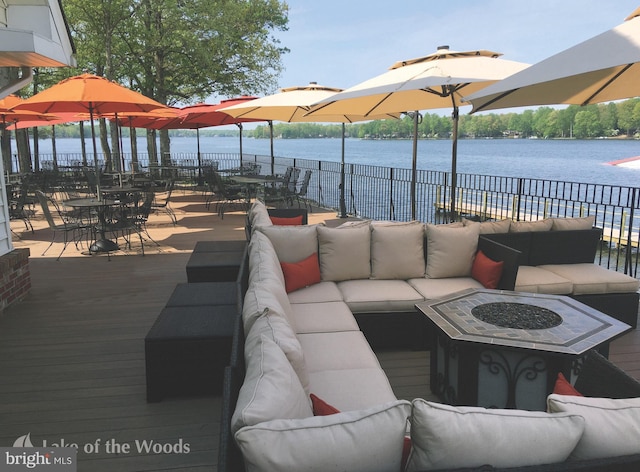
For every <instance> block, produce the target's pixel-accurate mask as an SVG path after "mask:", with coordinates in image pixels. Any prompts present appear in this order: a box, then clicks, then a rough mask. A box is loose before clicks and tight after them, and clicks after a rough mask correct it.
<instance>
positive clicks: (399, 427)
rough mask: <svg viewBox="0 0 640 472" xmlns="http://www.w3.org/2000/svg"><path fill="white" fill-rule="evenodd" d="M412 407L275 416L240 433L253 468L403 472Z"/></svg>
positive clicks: (298, 471)
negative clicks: (300, 416)
mask: <svg viewBox="0 0 640 472" xmlns="http://www.w3.org/2000/svg"><path fill="white" fill-rule="evenodd" d="M410 411H411V405H410V404H409V402H407V401H406V400H398V401H395V402H392V403H387V404H383V405H379V406H376V407H373V408H368V409H365V410H357V411H346V412H342V413H337V414H334V415H329V416H314V417H312V418H305V419H302V420H295V419H293V420H284V419H283V420H275V421H269V422H267V423H262V424H258V425H255V426H247V427H245V428H242V429H240V430H239V431H238V432H237V433H236V434H235V439H236V443H237V444H238V446H239V448H240V451H242V455H243V457H244V462H245V466H246V469H247V471H249V472H262V471H264V472H273V471H278V472H307V471H308V472H312V471H314V472H316V471H349V472H388V471H399V470H400V462H401V458H402V446H403V442H404V436H405V432H406V428H407V417H408V416H409V413H410Z"/></svg>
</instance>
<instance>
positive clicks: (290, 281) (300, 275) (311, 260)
mask: <svg viewBox="0 0 640 472" xmlns="http://www.w3.org/2000/svg"><path fill="white" fill-rule="evenodd" d="M280 266H281V267H282V273H283V274H284V288H285V290H286V291H287V293H291V292H294V291H296V290H298V289H301V288H304V287H308V286H309V285H314V284H317V283H319V282H320V263H319V262H318V253H317V252H314V253H313V254H311V255H310V256H309V257H307V258H306V259H303V260H301V261H299V262H281V263H280Z"/></svg>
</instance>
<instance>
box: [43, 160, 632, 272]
mask: <svg viewBox="0 0 640 472" xmlns="http://www.w3.org/2000/svg"><path fill="white" fill-rule="evenodd" d="M124 157H125V159H124V162H125V163H129V162H131V160H130V157H131V156H129V155H127V156H124ZM88 160H89V165H91V163H92V162H93V156H89V158H88ZM98 160H99V163H100V164H101V165H103V164H104V159H103V156H99V159H98ZM40 162H41V163H42V165H43V168H45V169H47V168H53V166H52V157H51V156H46V155H45V156H42V155H41V156H40ZM198 162H199V161H198V156H197V155H196V154H194V153H191V154H189V153H180V154H176V155H172V156H171V164H172V168H171V171H172V172H174V175H173V176H174V178H177V179H184V180H189V179H194V178H195V176H196V175H199V173H198V172H197V169H198ZM200 162H201V163H202V164H203V165H210V164H211V163H214V162H215V163H217V164H216V165H217V166H218V168H219V169H225V168H234V167H238V166H239V165H240V164H241V163H248V162H253V163H255V164H258V165H260V168H261V172H260V173H261V174H270V173H271V172H272V167H273V173H274V174H284V173H285V171H286V168H287V167H289V166H294V167H298V168H300V169H301V171H302V172H301V175H302V174H304V171H305V170H307V169H309V170H311V171H312V178H311V181H310V183H309V188H308V191H307V198H308V199H310V200H313V201H315V202H316V203H317V204H318V205H320V206H322V207H325V208H332V209H335V210H336V212H337V211H338V209H339V208H340V182H341V164H340V163H339V162H328V161H316V160H309V159H295V158H284V157H276V158H274V160H273V162H272V160H271V157H270V156H264V155H254V154H243V156H242V159H241V158H240V155H239V154H221V153H202V154H201V155H200ZM138 163H139V165H140V166H141V168H142V169H143V170H144V169H145V168H146V169H148V168H149V160H148V157H147V156H146V155H144V154H140V153H138ZM81 164H82V162H81V160H80V159H79V156H78V155H58V156H57V165H56V167H57V168H59V169H66V168H71V169H72V168H73V167H74V166H78V165H81ZM159 169H161V168H159ZM130 171H131V169H128V168H125V172H130ZM344 172H345V181H344V182H345V188H344V195H345V204H346V211H347V213H348V214H349V215H353V216H357V217H360V218H370V219H391V220H398V221H408V220H410V219H412V214H411V201H410V194H411V170H410V169H405V168H392V167H381V166H372V165H364V164H346V165H345V168H344ZM450 179H451V175H450V173H447V172H440V171H428V170H418V171H417V178H416V210H415V212H416V213H415V219H417V220H420V221H423V222H428V223H440V222H444V221H451V220H454V219H460V218H463V217H464V218H472V219H476V220H487V219H503V218H510V219H513V220H518V221H532V220H538V219H543V218H549V217H582V216H590V215H594V216H595V221H596V223H595V225H596V226H598V227H600V228H602V229H603V238H602V247H601V251H600V252H599V256H598V257H599V260H598V262H599V263H600V264H602V265H604V266H606V267H608V268H612V269H615V270H619V271H624V272H625V273H628V274H630V275H633V276H634V277H635V276H637V273H638V257H637V252H638V247H639V246H640V222H639V221H638V218H635V213H636V209H637V208H638V207H639V206H640V201H639V199H640V188H637V187H621V186H613V185H601V184H593V183H580V182H568V181H561V180H543V179H531V178H526V177H501V176H494V175H477V174H458V178H457V188H456V211H455V214H454V215H452V214H451V213H450V199H451V187H450Z"/></svg>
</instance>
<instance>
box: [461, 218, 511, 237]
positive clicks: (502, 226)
mask: <svg viewBox="0 0 640 472" xmlns="http://www.w3.org/2000/svg"><path fill="white" fill-rule="evenodd" d="M462 222H463V223H464V225H465V226H474V225H478V230H479V233H480V234H495V233H508V232H509V228H510V227H511V220H510V219H504V220H498V221H483V222H478V221H473V220H468V219H466V218H464V219H463V220H462Z"/></svg>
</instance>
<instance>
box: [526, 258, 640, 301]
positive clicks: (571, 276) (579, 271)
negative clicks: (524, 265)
mask: <svg viewBox="0 0 640 472" xmlns="http://www.w3.org/2000/svg"><path fill="white" fill-rule="evenodd" d="M538 267H539V268H540V269H544V270H548V271H549V272H552V273H554V274H556V275H557V276H560V277H563V278H565V279H568V280H570V281H571V282H572V284H573V291H572V292H570V293H572V294H573V295H585V294H591V293H627V292H635V291H637V290H638V288H639V284H640V282H639V281H638V279H636V278H635V277H631V276H629V275H625V274H623V273H622V272H616V271H615V270H609V269H607V268H606V267H602V266H600V265H598V264H589V263H586V264H549V265H541V266H538Z"/></svg>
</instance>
